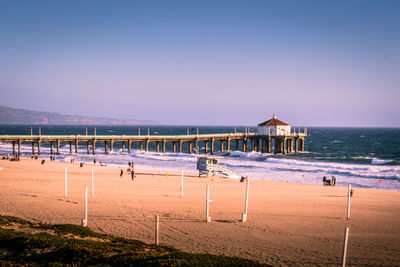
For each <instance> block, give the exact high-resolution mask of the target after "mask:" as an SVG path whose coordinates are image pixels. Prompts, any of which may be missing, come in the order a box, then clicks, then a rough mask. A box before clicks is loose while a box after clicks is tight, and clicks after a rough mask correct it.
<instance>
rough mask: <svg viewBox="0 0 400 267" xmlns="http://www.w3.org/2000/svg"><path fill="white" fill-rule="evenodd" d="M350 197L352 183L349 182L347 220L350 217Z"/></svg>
mask: <svg viewBox="0 0 400 267" xmlns="http://www.w3.org/2000/svg"><path fill="white" fill-rule="evenodd" d="M350 198H351V184H349V186H348V192H347V220H349V219H350Z"/></svg>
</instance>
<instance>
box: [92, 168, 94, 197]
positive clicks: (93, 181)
mask: <svg viewBox="0 0 400 267" xmlns="http://www.w3.org/2000/svg"><path fill="white" fill-rule="evenodd" d="M93 176H94V175H93V166H92V197H94V177H93Z"/></svg>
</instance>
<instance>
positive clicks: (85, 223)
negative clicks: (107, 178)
mask: <svg viewBox="0 0 400 267" xmlns="http://www.w3.org/2000/svg"><path fill="white" fill-rule="evenodd" d="M87 191H88V189H87V186H85V218H84V219H82V226H84V227H86V226H87V221H88V219H87Z"/></svg>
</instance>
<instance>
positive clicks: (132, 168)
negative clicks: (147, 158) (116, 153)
mask: <svg viewBox="0 0 400 267" xmlns="http://www.w3.org/2000/svg"><path fill="white" fill-rule="evenodd" d="M131 175H133V177H136V175H135V164H133V161H132V162H131ZM132 180H133V179H132Z"/></svg>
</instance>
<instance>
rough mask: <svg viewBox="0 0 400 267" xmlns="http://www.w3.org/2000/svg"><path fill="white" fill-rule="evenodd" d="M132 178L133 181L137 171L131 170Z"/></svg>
mask: <svg viewBox="0 0 400 267" xmlns="http://www.w3.org/2000/svg"><path fill="white" fill-rule="evenodd" d="M131 178H132V181H135V172H134V171H133V170H131Z"/></svg>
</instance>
